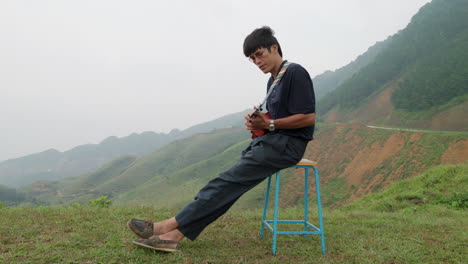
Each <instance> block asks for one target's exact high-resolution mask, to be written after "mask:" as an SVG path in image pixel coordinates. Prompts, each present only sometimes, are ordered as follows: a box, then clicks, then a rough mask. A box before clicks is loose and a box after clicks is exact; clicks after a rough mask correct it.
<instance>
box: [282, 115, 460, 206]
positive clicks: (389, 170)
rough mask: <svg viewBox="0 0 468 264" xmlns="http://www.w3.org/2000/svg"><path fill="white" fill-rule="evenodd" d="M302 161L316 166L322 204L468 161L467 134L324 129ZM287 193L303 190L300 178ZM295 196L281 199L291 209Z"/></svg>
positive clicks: (355, 127)
mask: <svg viewBox="0 0 468 264" xmlns="http://www.w3.org/2000/svg"><path fill="white" fill-rule="evenodd" d="M317 132H318V133H317V139H316V140H314V141H312V142H311V143H310V144H309V147H308V149H307V152H306V157H307V158H309V159H312V160H317V161H318V162H319V169H320V174H321V180H322V186H323V187H322V189H323V193H324V203H325V204H326V205H333V204H337V203H338V204H340V203H343V202H350V201H354V200H355V199H357V198H359V197H362V196H364V195H368V194H371V193H374V192H376V191H380V190H382V189H385V188H387V187H388V186H390V185H391V184H393V183H395V182H397V181H399V180H402V179H406V178H410V177H412V176H415V175H417V174H419V173H421V172H423V171H424V170H426V169H427V168H431V167H433V166H437V165H440V164H457V163H464V162H467V161H468V133H435V132H434V133H423V132H407V131H392V130H384V129H374V128H369V127H366V126H363V125H345V124H340V125H336V124H323V125H321V126H319V128H318V131H317ZM295 178H296V179H295V180H294V182H292V183H291V184H290V185H289V187H288V188H290V190H291V191H290V192H288V193H292V190H294V189H298V188H299V186H301V181H302V180H301V179H302V176H301V175H300V174H298V173H296V175H295ZM295 200H297V197H296V198H295V197H294V196H292V197H291V200H285V201H284V202H285V203H289V204H294V201H295Z"/></svg>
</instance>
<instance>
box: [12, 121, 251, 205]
mask: <svg viewBox="0 0 468 264" xmlns="http://www.w3.org/2000/svg"><path fill="white" fill-rule="evenodd" d="M247 137H248V133H247V132H246V131H245V129H241V128H231V129H224V130H217V131H214V132H212V133H206V134H205V133H200V134H196V135H194V136H192V137H190V138H186V139H181V140H177V141H174V142H172V143H170V144H168V145H167V146H165V147H162V148H161V149H159V150H157V151H156V152H154V153H152V154H149V155H147V156H144V157H142V158H139V159H136V157H131V156H127V157H121V158H118V159H116V160H113V161H111V162H110V163H108V164H106V165H104V166H103V167H101V168H100V169H99V170H98V171H96V172H92V173H89V174H85V175H81V176H78V177H71V178H67V179H63V180H60V181H56V182H47V181H40V182H36V183H34V184H31V185H29V186H26V187H24V188H22V189H20V190H21V191H22V192H23V193H27V194H28V195H29V196H30V197H31V199H33V198H34V199H38V200H40V201H42V202H43V203H45V204H57V203H64V202H68V203H75V202H86V201H87V200H89V199H93V198H96V197H99V196H102V195H106V196H108V197H111V198H113V199H115V198H117V197H119V196H121V195H122V194H124V193H126V192H128V191H134V190H135V188H136V187H138V186H140V188H143V186H151V185H152V184H154V183H155V182H157V181H158V179H163V180H164V181H168V182H166V185H170V186H172V187H175V186H176V185H174V184H172V183H171V182H170V180H172V179H175V178H173V177H172V176H170V175H172V174H174V173H175V174H176V175H178V174H181V173H183V172H184V171H188V170H187V168H190V166H192V165H193V164H198V163H200V162H201V164H203V162H205V160H207V159H210V158H212V157H214V156H217V155H219V154H220V153H223V152H225V151H226V149H230V148H231V146H232V145H236V144H238V142H240V141H242V140H245V139H246V138H247ZM239 152H240V151H237V152H236V154H235V155H236V157H237V156H238V155H239V154H238V153H239ZM229 153H232V152H229ZM226 160H228V161H229V162H231V161H234V160H235V158H233V157H229V158H228V159H226ZM220 163H221V162H220ZM224 163H226V162H224ZM224 163H221V164H224ZM219 167H220V165H217V164H213V163H210V166H209V167H208V168H209V169H211V170H216V169H218V168H219ZM180 171H182V172H180ZM205 171H206V169H205ZM189 173H191V176H190V177H193V171H189ZM169 176H170V177H169ZM203 180H205V178H204V179H203ZM166 185H165V186H166ZM159 186H162V185H158V188H159ZM164 191H166V192H167V191H169V189H164ZM149 193H151V191H150V192H149ZM141 195H146V193H142V194H141ZM145 197H147V198H148V200H147V201H151V198H150V197H151V195H149V196H148V195H147V196H145ZM136 198H138V197H136Z"/></svg>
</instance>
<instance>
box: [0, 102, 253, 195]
mask: <svg viewBox="0 0 468 264" xmlns="http://www.w3.org/2000/svg"><path fill="white" fill-rule="evenodd" d="M245 113H247V110H245V111H242V112H239V113H233V114H229V115H225V116H222V117H220V118H217V119H214V120H211V121H208V122H205V123H201V124H197V125H194V126H192V127H189V128H187V129H184V130H182V131H180V130H178V129H174V130H172V131H171V132H170V133H168V134H165V133H155V132H150V131H147V132H143V133H140V134H137V133H132V134H131V135H129V136H126V137H121V138H118V137H115V136H111V137H108V138H106V139H104V140H103V141H102V142H100V143H99V144H86V145H80V146H77V147H74V148H73V149H70V150H67V151H64V152H60V151H57V150H55V149H50V150H47V151H43V152H40V153H35V154H31V155H27V156H24V157H21V158H17V159H10V160H6V161H3V162H0V184H3V185H7V186H10V187H15V188H17V187H21V186H25V185H27V184H30V183H32V182H34V181H55V180H60V179H63V178H67V177H73V176H78V175H82V174H85V173H89V172H92V171H95V170H97V169H98V168H100V167H101V166H103V165H104V164H105V163H107V162H109V161H111V160H113V159H115V158H118V157H121V156H126V155H132V156H139V157H141V156H145V155H147V154H150V153H152V152H154V151H156V150H157V149H159V148H160V147H162V146H164V145H166V144H168V143H170V142H172V141H174V140H177V139H183V138H187V137H190V136H192V135H194V134H198V133H207V132H212V131H214V130H216V129H223V128H232V127H240V126H242V125H243V122H244V118H243V117H244V115H245Z"/></svg>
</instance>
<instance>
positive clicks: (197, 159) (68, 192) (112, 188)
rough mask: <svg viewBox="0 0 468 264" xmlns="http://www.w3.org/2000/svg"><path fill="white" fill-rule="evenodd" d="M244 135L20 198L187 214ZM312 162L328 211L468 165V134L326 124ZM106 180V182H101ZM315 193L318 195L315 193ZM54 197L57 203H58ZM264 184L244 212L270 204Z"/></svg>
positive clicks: (218, 136)
mask: <svg viewBox="0 0 468 264" xmlns="http://www.w3.org/2000/svg"><path fill="white" fill-rule="evenodd" d="M245 133H246V132H245V130H243V129H236V128H233V129H225V130H219V131H215V132H212V133H208V134H200V135H195V136H192V137H190V138H186V139H182V140H178V141H174V142H172V143H170V144H168V145H167V146H165V147H163V148H161V149H159V150H157V151H156V152H154V153H152V154H150V155H147V156H144V157H141V158H138V159H136V160H134V159H132V158H131V157H128V158H125V159H123V158H122V159H121V160H116V161H114V162H112V163H110V164H108V165H106V166H104V167H103V168H101V169H100V170H98V171H97V172H94V173H91V174H86V175H83V176H79V177H74V178H67V179H64V180H60V181H58V182H55V183H49V184H48V185H47V184H45V183H44V182H39V183H34V184H32V185H30V186H27V187H25V188H23V189H22V190H20V191H21V192H25V193H33V192H31V190H43V192H42V193H39V192H37V191H36V192H35V193H36V194H38V195H33V197H31V198H34V199H38V200H41V201H43V202H46V203H52V204H56V203H61V202H67V203H73V202H80V203H85V202H87V201H88V200H90V199H95V198H97V197H99V196H102V195H107V196H109V197H110V199H112V200H114V201H115V202H116V203H117V204H153V205H154V204H155V201H157V206H161V207H170V208H180V207H182V206H183V205H184V204H186V203H187V202H189V201H190V200H191V199H193V197H194V195H196V193H197V191H198V190H199V189H200V188H201V187H203V186H204V185H205V184H206V183H207V182H208V181H209V180H210V179H212V178H214V177H216V176H217V175H218V174H219V173H220V172H222V171H224V170H226V169H228V168H229V167H231V166H232V165H233V164H234V163H235V162H236V161H237V160H238V158H239V155H240V152H241V150H242V149H243V148H245V147H246V146H247V144H248V142H249V141H250V139H249V138H248V135H246V134H245ZM316 138H317V139H316V140H314V141H312V142H311V143H310V144H309V147H308V149H307V152H306V154H305V157H306V158H309V159H312V160H317V161H318V162H319V170H320V175H321V181H322V193H323V198H322V199H323V202H324V205H326V206H333V205H339V204H342V203H347V202H350V201H353V200H355V199H356V198H358V197H362V196H365V195H367V194H370V193H374V192H376V191H380V190H382V189H385V188H386V187H388V186H390V185H391V184H393V183H394V182H397V181H399V180H401V179H406V178H409V177H412V176H414V175H417V174H419V173H421V172H422V171H424V170H425V169H427V168H430V167H433V166H437V165H439V164H458V163H464V162H467V161H468V134H466V133H458V134H457V133H455V134H453V133H420V132H405V131H391V130H383V129H373V128H368V127H365V126H362V125H344V124H343V125H334V124H319V126H318V129H317V133H316ZM283 175H284V177H283V184H282V186H283V188H282V195H281V196H282V199H281V204H282V206H293V205H296V204H297V203H298V202H300V201H301V197H302V191H301V190H302V187H301V186H302V184H303V176H302V171H299V170H297V171H295V170H292V169H289V170H286V171H284V172H283ZM97 180H99V181H97ZM311 189H312V191H313V188H311ZM51 194H52V195H51ZM263 195H264V183H263V184H261V185H260V187H257V188H254V190H252V191H251V192H249V193H248V194H246V195H245V196H244V197H243V198H242V199H241V200H240V201H239V203H238V204H237V205H236V206H237V207H240V208H249V207H251V206H254V205H257V204H258V202H259V201H261V200H262V199H263Z"/></svg>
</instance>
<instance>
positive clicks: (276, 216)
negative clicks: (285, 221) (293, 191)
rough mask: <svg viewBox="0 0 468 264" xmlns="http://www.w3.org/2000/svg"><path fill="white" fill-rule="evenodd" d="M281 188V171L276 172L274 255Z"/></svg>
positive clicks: (274, 252)
mask: <svg viewBox="0 0 468 264" xmlns="http://www.w3.org/2000/svg"><path fill="white" fill-rule="evenodd" d="M279 190H280V172H279V171H278V172H277V173H276V190H275V215H274V218H273V246H272V247H273V248H272V251H273V255H276V237H277V234H276V232H277V231H278V203H279Z"/></svg>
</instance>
